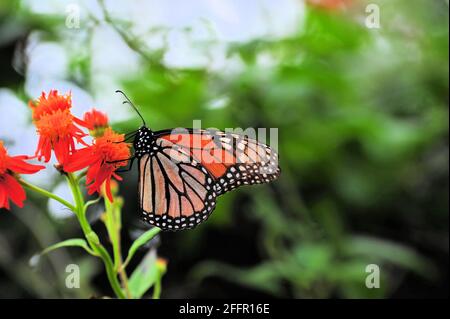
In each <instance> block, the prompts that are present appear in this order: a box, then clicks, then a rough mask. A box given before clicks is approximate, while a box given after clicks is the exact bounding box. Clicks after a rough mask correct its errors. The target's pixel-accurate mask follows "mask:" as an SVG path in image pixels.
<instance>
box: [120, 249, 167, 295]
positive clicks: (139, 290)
mask: <svg viewBox="0 0 450 319" xmlns="http://www.w3.org/2000/svg"><path fill="white" fill-rule="evenodd" d="M156 260H157V258H156V250H155V249H151V250H150V251H149V252H148V253H147V255H145V257H144V259H143V260H142V261H141V263H140V264H139V265H138V266H137V268H136V269H135V270H134V272H133V274H132V275H131V277H130V280H129V282H128V287H129V289H130V292H131V295H132V296H133V298H141V297H142V296H143V295H144V294H145V293H146V291H147V290H149V289H150V288H151V287H152V286H153V285H154V284H155V283H156V282H157V280H158V279H159V277H160V271H159V269H158V267H157V265H156Z"/></svg>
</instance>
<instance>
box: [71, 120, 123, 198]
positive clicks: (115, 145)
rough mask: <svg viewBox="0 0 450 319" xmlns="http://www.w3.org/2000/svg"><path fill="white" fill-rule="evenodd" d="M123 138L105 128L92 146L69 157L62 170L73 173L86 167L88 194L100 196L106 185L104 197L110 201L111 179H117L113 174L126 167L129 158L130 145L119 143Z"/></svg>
mask: <svg viewBox="0 0 450 319" xmlns="http://www.w3.org/2000/svg"><path fill="white" fill-rule="evenodd" d="M124 137H125V136H124V135H123V134H117V133H115V132H114V131H113V130H112V129H111V128H110V127H108V128H106V129H105V131H104V134H103V135H102V136H99V137H97V138H96V139H95V141H94V144H93V145H91V146H88V147H86V148H83V149H81V150H78V151H76V152H75V153H74V154H72V155H71V156H69V158H68V160H67V162H66V164H64V170H65V171H66V172H75V171H78V170H81V169H83V168H86V167H88V171H87V174H86V185H87V189H88V193H89V194H93V193H95V192H97V193H99V194H100V191H101V186H102V184H103V183H106V184H105V186H106V195H107V197H108V198H109V200H110V201H112V200H113V198H112V194H111V189H110V185H111V178H113V177H114V178H116V179H118V178H117V177H118V176H117V175H116V174H115V173H114V172H115V171H116V170H117V169H118V168H119V167H122V166H126V165H127V162H128V158H129V157H130V144H129V143H120V142H123V141H124ZM122 160H123V161H122ZM118 161H119V162H118Z"/></svg>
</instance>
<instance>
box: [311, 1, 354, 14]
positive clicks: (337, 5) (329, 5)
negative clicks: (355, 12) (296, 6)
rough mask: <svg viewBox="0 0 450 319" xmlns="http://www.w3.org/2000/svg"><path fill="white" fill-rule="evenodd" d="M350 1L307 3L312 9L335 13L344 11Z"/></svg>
mask: <svg viewBox="0 0 450 319" xmlns="http://www.w3.org/2000/svg"><path fill="white" fill-rule="evenodd" d="M351 1H352V0H307V3H308V4H309V5H311V6H313V7H317V8H320V9H326V10H330V11H335V10H341V9H344V8H345V7H346V6H347V5H349V4H350V2H351Z"/></svg>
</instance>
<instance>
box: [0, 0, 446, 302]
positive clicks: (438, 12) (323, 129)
mask: <svg viewBox="0 0 450 319" xmlns="http://www.w3.org/2000/svg"><path fill="white" fill-rule="evenodd" d="M371 2H374V3H377V4H379V5H380V7H381V8H382V15H381V25H382V27H381V29H368V28H366V27H365V26H364V24H363V23H362V22H361V19H362V18H361V17H364V15H362V12H364V11H363V10H364V5H363V2H358V1H355V5H354V7H352V8H351V9H349V10H348V11H346V12H328V11H323V10H317V9H314V8H310V7H307V12H306V18H305V21H304V23H303V24H302V25H301V26H299V29H298V31H297V32H296V33H294V34H292V35H291V36H289V37H285V38H282V39H256V40H253V41H251V42H249V43H233V44H231V45H230V46H229V48H228V51H227V56H228V58H230V59H237V60H239V61H240V62H242V64H243V66H244V67H243V68H242V69H241V70H238V71H232V72H222V73H220V72H214V71H211V70H209V69H206V68H186V69H175V68H168V67H165V66H164V63H163V61H162V57H163V54H164V52H163V51H157V52H146V55H148V56H151V59H148V56H143V63H142V69H141V70H140V72H138V73H136V74H133V73H131V74H129V75H128V76H127V78H125V79H122V83H123V89H124V91H125V92H127V94H128V95H129V97H130V98H131V100H133V101H134V102H135V104H136V105H139V107H140V108H141V111H142V113H143V114H144V117H145V118H146V119H147V123H148V124H149V126H150V127H151V128H152V129H154V130H158V129H163V128H168V127H180V126H187V127H190V126H192V120H193V119H201V120H202V124H203V126H204V127H216V128H221V129H224V128H227V127H243V128H246V127H268V128H269V127H274V128H278V129H279V145H278V147H279V153H280V166H281V168H282V176H281V177H280V179H279V180H278V181H277V182H275V183H273V184H271V185H268V186H259V187H257V189H256V187H255V189H252V188H243V189H242V190H239V191H238V192H235V193H232V194H227V195H225V196H224V197H223V198H221V199H220V200H219V205H218V206H217V211H216V212H215V213H214V215H213V217H212V218H211V219H210V220H209V221H208V223H207V224H206V225H205V226H202V227H200V228H199V229H197V230H196V231H192V232H185V233H183V234H179V235H177V236H178V237H177V239H178V242H177V245H178V247H177V249H176V250H175V251H172V252H170V254H166V255H167V257H168V259H169V268H168V274H167V275H166V276H167V277H168V278H170V276H171V268H170V260H171V258H174V256H176V255H177V254H179V256H181V257H178V258H183V256H184V255H183V254H185V255H187V254H194V255H195V254H196V253H195V250H196V247H202V243H203V245H205V243H204V239H205V238H207V237H206V236H207V235H208V234H207V232H208V231H210V230H211V229H212V230H214V229H223V230H224V231H225V232H221V233H220V234H221V235H222V236H224V237H223V238H221V239H220V240H217V242H215V243H214V244H215V245H219V246H218V247H217V249H219V250H225V249H228V248H227V246H226V245H224V246H221V245H220V244H219V243H220V242H221V241H224V242H226V241H227V238H226V236H227V235H226V234H227V232H228V231H230V230H232V229H236V231H237V232H239V229H240V227H241V225H240V224H239V223H240V222H242V221H244V223H247V224H250V225H257V226H255V227H256V230H257V231H256V235H255V236H254V237H251V238H248V237H243V238H246V239H247V240H252V241H255V242H256V243H257V244H255V245H256V246H257V247H258V255H259V258H260V260H259V262H258V263H257V264H253V265H245V264H243V263H240V262H239V259H240V257H241V255H242V254H245V252H241V253H240V252H239V249H240V247H234V250H236V253H235V255H233V256H234V258H235V259H234V260H233V261H232V262H231V263H230V262H229V260H228V261H227V262H226V261H225V260H220V258H219V260H210V261H208V259H211V258H210V257H209V256H208V255H201V256H197V257H198V258H197V259H196V260H200V262H199V263H198V264H197V265H195V263H194V264H191V265H190V267H189V269H188V272H187V273H188V275H186V272H185V271H184V270H183V274H182V275H181V276H182V280H184V281H183V284H181V285H185V284H186V282H190V283H192V282H196V283H197V284H199V285H201V284H202V282H203V280H208V278H210V277H211V276H214V277H220V278H224V279H225V280H228V281H231V282H234V283H235V284H237V285H242V286H245V287H250V288H251V289H255V290H260V291H263V292H264V293H266V294H268V295H271V296H277V297H286V296H288V297H289V296H291V297H303V298H305V297H306V298H314V297H321V298H325V297H333V296H337V297H349V298H357V297H387V296H390V295H392V294H393V293H394V292H395V291H396V289H398V288H399V287H401V285H402V284H403V278H405V277H407V276H408V274H410V273H414V274H418V275H419V276H421V278H423V279H420V280H424V281H425V282H427V283H435V284H436V285H439V280H441V279H442V278H445V277H444V276H445V273H443V272H445V270H444V269H446V266H445V265H443V264H442V262H443V261H442V255H444V256H445V255H447V263H448V84H449V83H448V67H449V65H448V53H449V52H448V44H449V43H448V2H446V1H423V0H414V1H381V0H380V1H371ZM110 22H111V23H114V21H110ZM37 27H39V28H41V27H42V26H41V25H38V26H37ZM44 29H46V28H44ZM51 30H52V28H51V27H50V29H49V30H47V32H49V33H50V34H52V31H51ZM125 31H127V30H126V29H125ZM126 34H127V33H126V32H125V35H126ZM124 40H126V39H124ZM128 40H129V39H128ZM55 41H62V40H61V39H55ZM138 54H141V55H142V52H138ZM71 66H72V68H71V70H72V71H73V72H74V74H75V73H76V74H79V71H80V70H81V71H82V74H89V68H91V67H92V66H91V64H90V61H89V55H86V56H84V58H83V59H80V58H79V57H78V58H77V59H74V60H73V61H71ZM74 77H75V75H74ZM87 77H88V75H86V77H84V81H81V82H80V83H79V84H81V85H82V86H83V87H85V88H86V89H87V90H90V91H91V92H92V93H94V94H95V88H92V87H90V84H89V79H88V78H87ZM214 105H220V107H214ZM138 125H139V121H138V119H137V118H136V119H135V120H132V121H127V122H122V123H115V127H116V128H117V129H118V130H122V131H124V132H125V131H131V130H134V129H135V128H136V127H137V126H138ZM132 213H134V212H130V214H132ZM247 226H248V225H247ZM246 229H247V228H246ZM164 236H165V235H163V239H162V247H164V240H165V239H166V238H165V237H164ZM167 236H170V235H167ZM208 238H210V237H208ZM222 245H223V244H222ZM200 251H201V250H200ZM186 258H187V257H186ZM0 259H1V258H0ZM187 260H190V259H188V258H187ZM368 264H377V265H379V266H380V268H381V269H382V283H381V289H367V288H366V287H365V285H364V282H365V278H366V276H367V273H366V272H365V269H366V266H367V265H368ZM163 285H164V283H163ZM427 285H428V284H427ZM430 285H432V284H430ZM186 294H187V295H188V296H189V292H186ZM163 297H164V290H163Z"/></svg>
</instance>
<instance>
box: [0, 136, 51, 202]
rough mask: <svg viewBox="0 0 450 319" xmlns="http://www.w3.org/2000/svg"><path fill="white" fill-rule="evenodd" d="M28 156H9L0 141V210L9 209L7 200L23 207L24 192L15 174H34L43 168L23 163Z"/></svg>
mask: <svg viewBox="0 0 450 319" xmlns="http://www.w3.org/2000/svg"><path fill="white" fill-rule="evenodd" d="M25 159H28V156H25V155H21V156H9V155H8V153H7V152H6V149H5V148H4V147H3V143H2V141H0V208H3V207H4V208H6V209H9V199H11V200H12V201H13V203H14V204H16V205H17V206H19V207H23V201H24V200H25V198H26V195H25V191H24V190H23V188H22V186H21V185H20V184H19V182H18V181H17V179H16V174H34V173H36V172H38V171H40V170H41V169H43V168H45V167H44V166H41V165H33V164H29V163H27V162H25V161H24V160H25Z"/></svg>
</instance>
